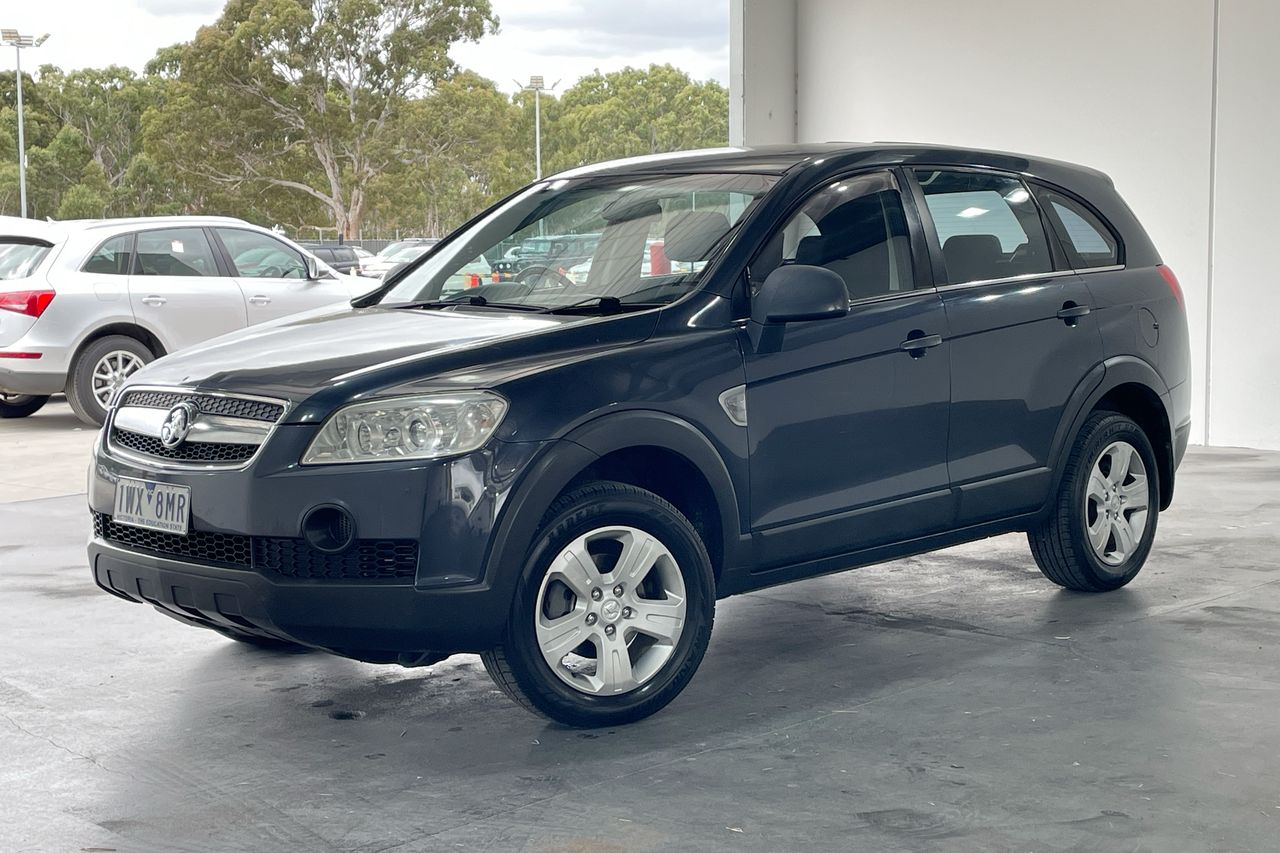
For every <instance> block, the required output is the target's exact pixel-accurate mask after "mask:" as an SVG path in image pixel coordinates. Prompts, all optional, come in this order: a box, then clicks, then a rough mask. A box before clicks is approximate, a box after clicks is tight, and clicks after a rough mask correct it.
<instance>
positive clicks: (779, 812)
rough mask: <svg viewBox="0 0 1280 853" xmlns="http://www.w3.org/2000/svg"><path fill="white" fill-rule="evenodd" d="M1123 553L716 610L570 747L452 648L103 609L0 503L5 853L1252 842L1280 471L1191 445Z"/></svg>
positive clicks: (80, 562)
mask: <svg viewBox="0 0 1280 853" xmlns="http://www.w3.org/2000/svg"><path fill="white" fill-rule="evenodd" d="M1178 490H1179V494H1178V500H1177V502H1176V504H1175V507H1174V509H1173V510H1172V511H1171V512H1169V513H1167V514H1165V515H1164V516H1163V517H1162V518H1161V522H1160V530H1159V541H1158V544H1157V546H1156V548H1155V551H1154V553H1153V555H1152V558H1151V561H1150V563H1149V564H1148V566H1147V569H1146V570H1145V571H1144V572H1143V574H1142V575H1141V576H1139V578H1138V579H1137V581H1135V583H1134V584H1132V585H1131V586H1130V587H1129V588H1127V589H1125V590H1122V591H1119V592H1116V593H1112V594H1109V595H1103V596H1085V595H1077V594H1071V593H1067V592H1063V591H1061V590H1058V589H1057V588H1056V587H1054V586H1052V585H1051V584H1049V583H1048V582H1047V581H1045V580H1043V579H1042V578H1041V577H1040V575H1039V574H1038V573H1037V572H1036V570H1035V567H1034V565H1033V564H1032V562H1031V558H1030V555H1029V554H1028V551H1027V548H1026V545H1025V541H1024V540H1023V539H1022V538H1021V537H1016V536H1010V537H1003V538H999V539H993V540H988V541H986V542H980V543H975V544H971V545H967V546H964V547H961V548H955V549H951V550H949V551H945V552H942V553H938V554H935V555H930V556H926V557H920V558H916V559H910V560H902V561H899V562H895V563H892V564H888V565H884V566H878V567H873V568H868V569H864V570H861V571H858V572H853V573H849V574H844V575H836V576H831V577H827V578H821V579H816V580H812V581H807V582H804V583H800V584H794V585H791V586H788V587H781V588H777V589H773V590H768V591H764V592H761V593H756V594H753V595H748V596H744V597H740V598H736V599H732V600H729V601H726V602H722V603H721V607H720V610H719V615H718V620H717V625H716V628H715V632H714V635H713V637H712V645H711V649H710V651H709V653H708V655H707V658H706V661H705V663H704V664H703V667H702V670H701V672H700V673H699V674H698V675H697V677H696V678H695V679H694V681H693V683H692V685H691V686H690V688H689V689H688V691H687V692H686V693H685V694H684V695H683V696H682V697H681V698H679V699H677V700H676V702H675V703H673V704H672V705H671V706H670V707H669V708H668V709H667V710H666V711H665V712H664V713H662V714H660V715H658V716H656V717H654V718H652V719H650V720H647V721H645V722H643V723H640V724H637V725H634V726H631V727H626V728H618V729H614V730H602V731H595V732H580V731H573V730H570V729H565V728H560V727H557V726H554V725H550V724H547V723H544V722H542V721H540V720H538V719H536V718H534V717H532V716H529V715H527V714H526V713H525V712H523V711H521V710H518V709H517V708H515V707H513V706H512V705H510V704H508V702H507V701H506V700H505V699H503V698H502V697H501V696H500V695H498V694H497V693H496V691H495V690H494V689H493V688H492V687H491V686H490V684H489V682H488V680H487V678H486V677H485V675H484V673H483V670H482V669H481V668H480V667H479V664H478V662H477V661H476V660H475V659H474V658H467V657H462V658H455V659H453V660H451V661H448V662H446V663H443V664H440V665H437V666H435V667H432V668H430V669H425V670H403V669H398V668H394V667H375V666H368V665H363V664H357V663H353V662H350V661H345V660H341V659H338V658H334V657H329V656H325V655H322V654H294V655H290V654H279V653H263V652H259V651H254V650H251V649H248V648H242V647H239V646H237V645H236V644H234V643H232V642H230V641H227V640H224V639H222V638H220V637H218V636H216V635H214V634H211V633H207V632H202V631H200V630H197V629H192V628H187V627H184V626H182V625H179V624H178V623H176V622H172V621H170V620H168V619H166V618H165V617H163V616H161V615H160V614H158V613H155V612H154V611H152V610H150V609H149V608H144V607H142V606H138V605H131V604H128V603H126V602H123V601H119V600H117V599H114V598H111V597H108V596H107V595H105V594H102V593H99V592H98V591H96V590H95V589H94V587H93V586H92V584H91V582H90V580H89V576H88V573H87V571H86V569H85V566H84V555H83V547H82V545H83V540H84V539H85V537H86V535H87V529H88V525H87V520H86V516H85V510H84V506H83V498H80V497H67V498H55V499H45V500H31V501H25V502H19V503H10V504H7V505H4V506H0V755H2V756H3V760H2V761H0V791H3V792H4V794H3V806H4V817H3V819H0V850H5V851H27V850H30V851H64V850H65V851H112V850H119V851H135V850H172V851H205V850H235V851H277V850H280V851H286V850H287V851H330V850H344V851H347V850H350V851H362V853H374V851H391V850H394V851H434V850H451V849H485V850H529V851H555V850H568V851H617V850H708V851H721V850H723V851H741V850H752V851H754V850H778V851H793V850H794V851H808V850H813V851H826V850H870V851H894V850H1001V851H1003V850H1008V851H1035V853H1051V851H1110V850H1124V851H1135V850H1140V851H1208V850H1220V851H1248V850H1256V851H1263V850H1266V851H1273V850H1276V849H1277V847H1278V845H1280V842H1278V841H1277V839H1278V838H1280V766H1278V765H1277V758H1280V655H1277V640H1280V619H1278V611H1280V583H1278V582H1277V581H1278V580H1280V574H1278V573H1277V568H1276V554H1277V545H1280V512H1277V509H1278V508H1280V454H1267V453H1261V452H1251V451H1236V450H1229V451H1224V450H1216V451H1193V453H1192V454H1191V455H1190V457H1189V458H1188V460H1187V463H1186V464H1185V465H1184V467H1183V471H1182V474H1181V479H1180V483H1179V487H1178Z"/></svg>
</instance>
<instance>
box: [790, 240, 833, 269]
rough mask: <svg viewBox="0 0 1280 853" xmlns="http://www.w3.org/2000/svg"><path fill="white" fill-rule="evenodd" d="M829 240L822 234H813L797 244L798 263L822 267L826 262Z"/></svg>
mask: <svg viewBox="0 0 1280 853" xmlns="http://www.w3.org/2000/svg"><path fill="white" fill-rule="evenodd" d="M826 245H827V241H826V239H825V238H823V236H822V235H821V234H811V235H809V236H808V237H804V238H802V239H801V240H800V242H799V244H798V245H797V246H796V263H797V264H808V265H810V266H815V267H820V266H822V265H823V264H824V263H826V261H827V258H826Z"/></svg>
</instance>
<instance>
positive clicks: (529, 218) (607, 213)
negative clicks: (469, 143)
mask: <svg viewBox="0 0 1280 853" xmlns="http://www.w3.org/2000/svg"><path fill="white" fill-rule="evenodd" d="M776 181H777V178H774V177H770V176H765V175H676V176H634V175H630V176H622V177H619V176H605V177H588V178H578V179H563V178H562V179H558V180H552V181H545V182H543V183H540V184H535V185H533V186H531V187H529V188H528V189H527V190H525V191H524V192H522V193H520V194H519V195H518V196H516V197H515V198H513V199H511V200H510V201H509V202H507V203H506V204H504V205H502V206H501V207H499V208H496V209H495V210H493V211H491V212H490V213H488V214H487V215H486V216H484V217H483V218H482V219H481V220H480V221H479V222H477V223H476V224H475V225H473V226H472V227H471V228H470V229H468V230H467V231H466V232H464V233H462V234H458V235H457V236H455V238H454V239H453V240H452V241H451V242H450V243H448V244H447V245H446V246H445V247H444V249H442V250H440V251H438V252H436V253H435V254H434V255H433V256H432V257H430V258H429V259H427V261H426V262H424V263H423V264H422V265H421V266H419V267H418V268H417V269H414V270H411V271H410V272H408V273H407V274H406V275H405V276H404V277H403V278H402V279H401V280H400V281H398V282H396V284H395V286H394V287H392V288H391V290H389V291H388V292H387V293H385V294H384V295H383V297H382V299H381V302H382V304H384V305H396V304H414V303H419V302H424V301H436V300H446V301H459V302H467V301H470V302H472V303H473V304H494V303H506V304H518V305H521V306H525V305H528V306H542V307H545V308H556V307H561V306H568V305H577V304H579V303H584V304H585V303H588V302H590V301H592V300H616V301H617V303H618V304H624V305H625V304H627V303H631V304H652V303H664V302H671V301H674V300H675V299H678V298H680V297H681V296H683V295H684V294H686V293H688V292H689V291H690V289H691V287H692V285H693V284H694V283H695V282H696V281H697V280H698V277H699V275H700V274H701V273H702V271H703V270H704V269H705V268H706V266H707V263H708V262H709V261H710V260H711V258H712V257H713V256H714V255H715V254H716V253H717V252H718V251H719V250H720V249H721V248H722V247H723V246H724V245H725V243H726V237H727V236H728V235H729V233H730V231H731V230H732V229H733V227H734V226H735V225H737V223H739V222H740V221H741V220H742V218H743V216H745V215H746V213H747V211H748V210H750V209H751V207H752V205H753V204H755V203H756V202H757V201H758V200H759V199H760V198H761V197H763V196H764V194H765V193H767V192H768V191H769V189H770V188H771V187H772V186H773V184H774V183H775V182H776ZM514 247H519V251H517V252H512V251H511V249H512V248H514ZM475 297H480V298H481V300H483V301H479V300H477V299H475Z"/></svg>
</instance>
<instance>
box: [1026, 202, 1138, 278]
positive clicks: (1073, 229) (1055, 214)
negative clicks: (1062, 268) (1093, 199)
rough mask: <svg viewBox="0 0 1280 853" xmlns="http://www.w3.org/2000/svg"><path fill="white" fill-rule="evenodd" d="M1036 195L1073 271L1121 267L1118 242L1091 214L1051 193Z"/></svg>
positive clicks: (1082, 206)
mask: <svg viewBox="0 0 1280 853" xmlns="http://www.w3.org/2000/svg"><path fill="white" fill-rule="evenodd" d="M1036 193H1037V195H1038V196H1039V197H1040V203H1041V204H1043V205H1044V207H1045V209H1046V210H1047V211H1048V212H1049V222H1050V224H1051V225H1052V226H1053V228H1054V230H1055V231H1057V233H1058V239H1059V241H1061V243H1062V247H1063V248H1064V249H1066V251H1067V259H1068V260H1069V261H1071V266H1072V267H1073V268H1075V269H1088V268H1089V267H1110V266H1115V265H1116V264H1118V263H1120V242H1119V241H1118V240H1117V239H1116V236H1115V234H1114V232H1112V230H1111V229H1110V228H1108V227H1107V226H1106V225H1105V224H1103V222H1102V220H1101V219H1099V218H1098V217H1097V216H1095V215H1094V214H1093V212H1092V211H1090V210H1089V209H1088V208H1087V207H1085V206H1084V205H1082V204H1080V203H1079V202H1078V201H1076V200H1075V199H1071V198H1067V197H1066V196H1064V195H1062V194H1061V193H1056V192H1054V191H1053V190H1046V189H1038V190H1037V191H1036Z"/></svg>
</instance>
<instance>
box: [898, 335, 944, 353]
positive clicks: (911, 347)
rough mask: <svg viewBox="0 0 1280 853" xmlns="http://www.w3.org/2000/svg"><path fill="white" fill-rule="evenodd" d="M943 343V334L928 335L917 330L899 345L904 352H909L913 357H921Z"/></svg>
mask: <svg viewBox="0 0 1280 853" xmlns="http://www.w3.org/2000/svg"><path fill="white" fill-rule="evenodd" d="M941 343H942V335H926V334H925V333H924V332H921V331H919V330H917V331H914V332H912V333H911V334H910V335H908V336H907V339H906V340H905V341H903V342H902V343H901V344H900V345H899V347H900V349H901V350H902V351H903V352H905V353H909V354H910V355H911V357H912V358H920V357H921V356H923V355H924V354H925V352H926V351H927V350H929V349H932V348H933V347H936V346H938V345H940V344H941Z"/></svg>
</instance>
